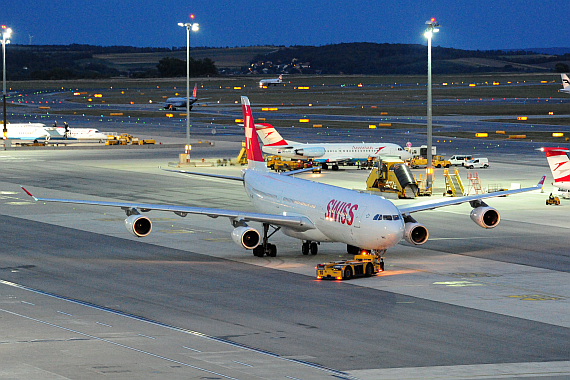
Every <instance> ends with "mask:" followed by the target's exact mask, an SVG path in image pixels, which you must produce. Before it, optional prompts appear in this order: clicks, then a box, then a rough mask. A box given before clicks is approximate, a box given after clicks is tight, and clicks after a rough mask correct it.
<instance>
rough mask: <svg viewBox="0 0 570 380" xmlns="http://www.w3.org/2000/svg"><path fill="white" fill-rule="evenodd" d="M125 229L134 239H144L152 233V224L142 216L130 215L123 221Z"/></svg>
mask: <svg viewBox="0 0 570 380" xmlns="http://www.w3.org/2000/svg"><path fill="white" fill-rule="evenodd" d="M125 228H126V229H127V231H129V232H130V233H131V234H133V235H135V236H136V237H145V236H147V235H148V234H150V231H152V222H151V221H150V219H149V218H147V217H146V216H142V215H131V216H129V217H128V218H127V219H125Z"/></svg>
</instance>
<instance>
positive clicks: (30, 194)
mask: <svg viewBox="0 0 570 380" xmlns="http://www.w3.org/2000/svg"><path fill="white" fill-rule="evenodd" d="M20 187H21V188H22V190H24V191H25V192H26V194H28V195H29V196H30V197H32V198H34V201H37V200H38V198H36V197H34V196H33V195H32V193H30V192H29V191H28V190H26V188H25V187H24V186H20Z"/></svg>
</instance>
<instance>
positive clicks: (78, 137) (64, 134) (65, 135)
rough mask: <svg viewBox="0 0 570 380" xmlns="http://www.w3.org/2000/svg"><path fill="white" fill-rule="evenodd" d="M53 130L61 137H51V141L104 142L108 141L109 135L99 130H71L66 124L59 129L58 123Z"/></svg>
mask: <svg viewBox="0 0 570 380" xmlns="http://www.w3.org/2000/svg"><path fill="white" fill-rule="evenodd" d="M53 128H55V130H56V131H57V133H58V135H59V136H53V135H52V137H51V139H50V141H51V142H53V141H59V140H67V141H99V142H103V141H105V140H107V139H108V137H107V135H105V134H103V133H101V132H99V130H98V129H93V128H69V126H68V125H67V123H64V126H63V127H58V126H57V123H55V124H54V126H53Z"/></svg>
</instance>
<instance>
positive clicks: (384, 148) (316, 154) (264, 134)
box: [255, 123, 412, 170]
mask: <svg viewBox="0 0 570 380" xmlns="http://www.w3.org/2000/svg"><path fill="white" fill-rule="evenodd" d="M255 129H256V131H257V134H258V136H259V138H260V139H261V142H262V143H263V148H262V150H263V151H264V152H265V153H268V154H277V155H280V156H281V157H285V158H293V159H299V160H307V159H312V160H313V161H315V162H321V163H322V167H323V169H328V165H332V169H333V170H338V163H339V162H346V161H352V162H355V161H367V160H368V158H369V157H370V158H376V157H378V156H380V157H398V158H400V159H401V160H407V159H409V158H412V155H411V154H410V153H409V152H408V151H406V150H404V149H403V148H402V147H401V146H399V145H397V144H391V143H383V144H378V143H370V144H368V143H366V144H365V143H342V144H320V143H313V144H303V143H299V142H295V141H291V140H285V139H284V138H283V137H281V135H280V134H279V132H277V130H276V129H275V128H274V127H273V126H272V125H271V124H267V123H261V124H255Z"/></svg>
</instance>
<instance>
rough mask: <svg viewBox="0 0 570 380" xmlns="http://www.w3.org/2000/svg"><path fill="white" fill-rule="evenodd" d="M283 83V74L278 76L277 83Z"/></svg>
mask: <svg viewBox="0 0 570 380" xmlns="http://www.w3.org/2000/svg"><path fill="white" fill-rule="evenodd" d="M282 81H283V74H279V83H281V82H282Z"/></svg>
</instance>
